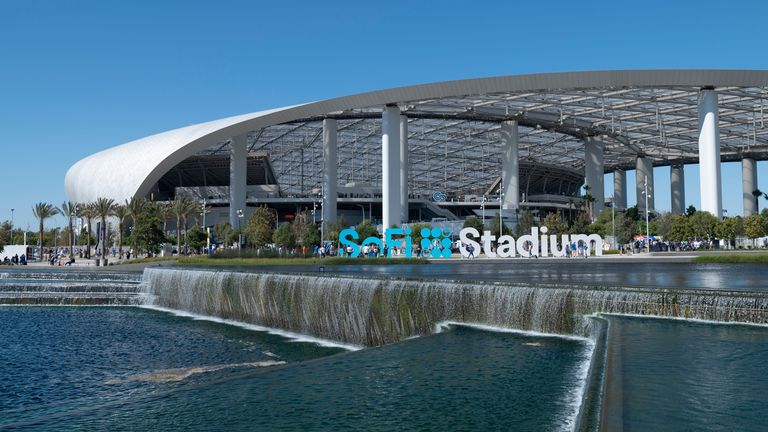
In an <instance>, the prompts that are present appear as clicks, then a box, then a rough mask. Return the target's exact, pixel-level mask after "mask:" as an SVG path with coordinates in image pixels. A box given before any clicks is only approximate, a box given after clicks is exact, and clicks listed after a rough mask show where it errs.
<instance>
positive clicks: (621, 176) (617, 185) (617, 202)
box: [613, 169, 627, 210]
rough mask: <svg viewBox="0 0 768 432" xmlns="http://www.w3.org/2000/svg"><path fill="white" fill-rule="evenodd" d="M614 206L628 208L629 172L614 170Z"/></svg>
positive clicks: (618, 208) (621, 208) (619, 208)
mask: <svg viewBox="0 0 768 432" xmlns="http://www.w3.org/2000/svg"><path fill="white" fill-rule="evenodd" d="M613 207H614V208H615V209H617V210H624V209H626V208H627V172H626V171H624V170H620V169H617V170H614V171H613Z"/></svg>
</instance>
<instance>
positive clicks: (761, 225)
mask: <svg viewBox="0 0 768 432" xmlns="http://www.w3.org/2000/svg"><path fill="white" fill-rule="evenodd" d="M765 225H766V224H765V218H763V217H762V215H759V214H753V215H749V216H747V217H745V218H744V234H746V236H747V237H749V238H751V239H752V241H753V242H754V241H755V239H756V238H758V237H762V236H764V235H765Z"/></svg>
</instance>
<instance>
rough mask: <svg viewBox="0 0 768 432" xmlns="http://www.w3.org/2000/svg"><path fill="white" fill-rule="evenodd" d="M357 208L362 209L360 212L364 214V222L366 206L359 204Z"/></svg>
mask: <svg viewBox="0 0 768 432" xmlns="http://www.w3.org/2000/svg"><path fill="white" fill-rule="evenodd" d="M357 206H358V207H360V210H362V212H363V220H365V206H364V205H362V204H358V205H357ZM362 222H363V221H360V223H362Z"/></svg>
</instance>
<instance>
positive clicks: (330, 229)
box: [278, 215, 349, 243]
mask: <svg viewBox="0 0 768 432" xmlns="http://www.w3.org/2000/svg"><path fill="white" fill-rule="evenodd" d="M345 228H349V223H347V220H346V218H344V215H341V216H339V217H338V218H336V221H335V222H331V223H327V224H326V228H325V229H326V232H325V238H326V240H330V241H332V242H334V243H336V242H338V241H339V233H340V232H341V231H342V230H344V229H345ZM278 229H279V228H278Z"/></svg>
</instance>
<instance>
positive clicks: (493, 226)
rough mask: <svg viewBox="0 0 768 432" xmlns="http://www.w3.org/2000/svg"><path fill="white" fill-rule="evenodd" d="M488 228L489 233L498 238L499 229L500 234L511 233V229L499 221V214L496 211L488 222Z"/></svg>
mask: <svg viewBox="0 0 768 432" xmlns="http://www.w3.org/2000/svg"><path fill="white" fill-rule="evenodd" d="M488 229H489V230H490V231H491V234H492V235H494V236H496V238H497V239H498V238H499V237H500V235H499V229H501V230H502V231H501V233H502V235H512V230H511V229H509V227H508V226H507V224H505V223H502V221H501V215H500V214H499V213H496V216H494V217H493V219H491V222H489V226H488Z"/></svg>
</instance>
